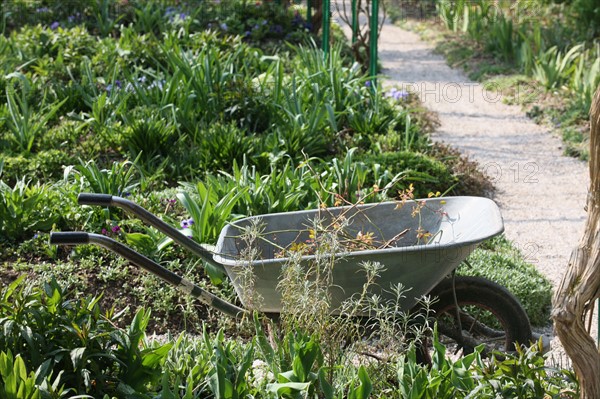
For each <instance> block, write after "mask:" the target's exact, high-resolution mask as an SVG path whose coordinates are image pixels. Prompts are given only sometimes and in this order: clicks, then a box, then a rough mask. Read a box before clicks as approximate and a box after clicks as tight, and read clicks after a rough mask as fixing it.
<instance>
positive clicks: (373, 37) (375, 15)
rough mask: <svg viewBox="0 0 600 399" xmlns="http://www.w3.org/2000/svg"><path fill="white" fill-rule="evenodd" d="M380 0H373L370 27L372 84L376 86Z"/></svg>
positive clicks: (370, 71)
mask: <svg viewBox="0 0 600 399" xmlns="http://www.w3.org/2000/svg"><path fill="white" fill-rule="evenodd" d="M378 24H379V0H371V26H370V27H369V29H370V31H369V35H370V37H369V41H370V43H369V47H370V52H369V73H370V74H371V77H372V78H373V79H371V84H372V85H373V87H375V75H377V32H378V31H379V29H378V26H377V25H378Z"/></svg>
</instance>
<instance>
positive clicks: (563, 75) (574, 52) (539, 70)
mask: <svg viewBox="0 0 600 399" xmlns="http://www.w3.org/2000/svg"><path fill="white" fill-rule="evenodd" d="M582 49H583V45H582V44H578V45H576V46H573V47H571V48H570V49H569V51H567V52H566V53H564V54H563V53H562V52H561V51H559V50H558V48H557V47H556V46H553V47H550V48H549V49H548V50H546V51H545V52H544V53H541V54H540V56H539V57H538V58H537V60H536V62H535V65H534V67H533V77H534V78H536V79H537V80H538V81H539V82H540V83H542V84H543V85H544V87H545V88H546V89H548V90H551V89H554V88H557V87H560V86H561V85H562V84H563V83H564V82H566V81H567V80H568V79H569V76H570V75H571V73H572V72H573V69H574V68H575V65H574V62H575V60H576V59H577V58H578V57H579V56H580V54H581V50H582Z"/></svg>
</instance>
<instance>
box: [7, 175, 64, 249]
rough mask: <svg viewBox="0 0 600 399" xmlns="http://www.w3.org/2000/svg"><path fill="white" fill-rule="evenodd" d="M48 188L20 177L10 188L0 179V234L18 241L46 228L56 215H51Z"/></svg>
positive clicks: (55, 220) (57, 217)
mask: <svg viewBox="0 0 600 399" xmlns="http://www.w3.org/2000/svg"><path fill="white" fill-rule="evenodd" d="M51 198H52V197H51V196H50V191H49V187H48V186H46V185H44V184H39V183H37V184H32V183H31V182H30V181H28V180H25V178H22V179H20V180H18V181H17V182H16V183H15V185H14V186H13V187H10V186H9V185H7V184H6V183H4V182H3V181H2V180H0V233H2V234H1V235H2V237H4V238H6V239H7V240H10V241H13V240H14V241H19V240H21V239H23V238H24V237H25V236H26V235H28V234H29V235H33V234H34V233H35V232H36V231H49V230H50V228H52V226H53V225H54V223H56V222H57V221H58V220H59V218H60V216H59V215H58V214H52V213H51V211H50V209H51V208H50V207H49V205H51V204H52V203H53V202H54V200H53V199H51Z"/></svg>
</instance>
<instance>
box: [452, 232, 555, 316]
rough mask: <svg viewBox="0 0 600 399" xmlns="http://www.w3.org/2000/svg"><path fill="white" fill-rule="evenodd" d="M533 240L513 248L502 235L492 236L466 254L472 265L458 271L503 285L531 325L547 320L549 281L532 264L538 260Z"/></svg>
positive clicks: (549, 298)
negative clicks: (517, 300)
mask: <svg viewBox="0 0 600 399" xmlns="http://www.w3.org/2000/svg"><path fill="white" fill-rule="evenodd" d="M536 256H537V246H536V244H535V243H530V244H526V246H525V247H523V248H516V247H515V246H514V244H512V243H511V242H510V241H509V240H507V239H506V237H504V236H500V237H497V238H493V239H492V240H490V241H488V242H486V243H485V244H483V245H482V246H481V247H480V248H478V249H477V250H475V252H473V254H472V255H471V256H470V257H469V259H468V260H469V262H470V264H471V265H472V266H473V267H472V268H468V267H464V268H462V269H459V272H460V273H464V274H466V275H473V276H482V277H486V278H488V279H490V280H492V281H495V282H497V283H498V284H500V285H502V286H504V287H506V288H507V289H508V290H509V291H511V292H512V293H513V294H514V295H515V296H516V297H517V298H518V299H519V301H520V302H521V304H522V305H523V308H525V311H526V312H527V315H528V316H529V320H530V322H531V324H532V325H534V326H538V327H545V326H547V325H548V323H549V322H550V310H551V308H552V285H551V284H550V282H549V281H548V280H547V279H546V278H545V277H544V276H543V275H542V274H541V273H540V272H538V271H537V270H536V269H535V267H534V266H533V265H532V264H533V263H536V262H539V259H537V258H536Z"/></svg>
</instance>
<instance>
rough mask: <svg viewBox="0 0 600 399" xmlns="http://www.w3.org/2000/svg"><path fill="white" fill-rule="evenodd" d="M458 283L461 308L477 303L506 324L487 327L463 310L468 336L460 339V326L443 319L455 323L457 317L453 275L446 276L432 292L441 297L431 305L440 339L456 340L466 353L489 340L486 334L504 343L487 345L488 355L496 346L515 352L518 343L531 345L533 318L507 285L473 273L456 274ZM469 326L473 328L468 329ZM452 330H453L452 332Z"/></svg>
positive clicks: (432, 295)
mask: <svg viewBox="0 0 600 399" xmlns="http://www.w3.org/2000/svg"><path fill="white" fill-rule="evenodd" d="M454 284H455V287H456V301H457V302H458V305H459V307H460V308H461V309H462V308H463V306H470V307H471V308H470V309H471V310H472V311H474V310H475V307H476V308H479V309H483V310H485V311H487V312H489V314H490V315H491V316H493V317H494V318H495V319H496V320H497V322H499V323H498V324H501V326H502V328H501V329H499V328H498V326H496V327H492V328H489V329H486V327H487V326H486V325H485V323H480V322H477V321H475V322H474V320H475V318H474V317H470V316H469V315H468V314H467V313H466V312H464V313H461V317H460V318H461V323H462V324H463V325H462V327H463V328H462V330H463V332H464V333H463V334H462V336H463V337H464V339H463V342H462V343H459V342H458V341H459V339H460V338H458V339H457V337H460V336H461V335H458V334H456V332H457V331H458V328H454V327H455V325H453V326H451V327H449V325H448V323H446V325H444V322H443V320H447V321H450V319H452V320H453V323H455V322H456V320H457V317H456V315H457V313H456V305H455V299H454V292H453V289H452V279H451V278H446V279H444V281H442V283H440V284H439V285H438V286H437V287H435V288H434V289H433V290H432V291H431V293H430V295H431V297H432V298H435V297H437V301H436V302H435V303H433V304H432V305H431V307H430V309H431V310H433V311H434V312H435V313H434V314H433V317H435V319H436V320H437V321H438V333H439V335H440V341H442V342H443V340H442V338H446V339H449V340H451V341H454V343H455V346H456V347H457V348H459V349H462V350H463V354H467V353H470V352H472V351H473V348H474V347H475V346H477V345H478V344H481V343H485V342H484V341H485V340H483V339H481V338H482V337H485V338H489V341H495V343H496V344H497V345H499V346H500V349H499V348H497V347H493V346H494V345H491V344H490V345H489V348H488V346H487V345H486V349H485V350H484V355H486V354H488V353H489V352H491V351H493V350H500V351H504V352H512V351H514V350H515V343H517V344H520V345H522V344H525V345H529V343H530V341H531V338H532V333H531V325H530V323H529V318H528V317H527V314H526V313H525V310H524V309H523V307H522V306H521V304H520V303H519V300H518V299H517V298H516V297H515V296H514V295H513V294H511V293H510V292H509V291H508V290H507V289H506V288H504V287H502V286H501V285H498V284H496V283H494V282H492V281H490V280H487V279H485V278H483V277H472V276H456V277H455V282H454ZM468 329H471V331H470V332H469V331H467V330H468ZM473 330H477V331H478V332H477V335H476V336H475V334H472V333H473ZM449 332H450V334H448V333H449ZM501 334H503V335H501ZM425 346H427V345H425Z"/></svg>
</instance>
